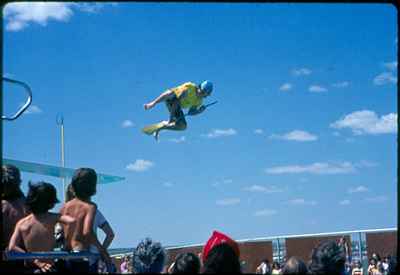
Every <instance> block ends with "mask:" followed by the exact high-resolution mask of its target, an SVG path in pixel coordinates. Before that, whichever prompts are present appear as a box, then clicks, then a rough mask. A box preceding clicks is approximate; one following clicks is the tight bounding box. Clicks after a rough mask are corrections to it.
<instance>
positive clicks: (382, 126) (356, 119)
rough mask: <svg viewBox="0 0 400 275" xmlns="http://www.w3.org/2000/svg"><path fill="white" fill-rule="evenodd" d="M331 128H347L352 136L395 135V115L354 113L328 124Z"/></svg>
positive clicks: (370, 112)
mask: <svg viewBox="0 0 400 275" xmlns="http://www.w3.org/2000/svg"><path fill="white" fill-rule="evenodd" d="M330 127H331V128H335V129H343V128H349V129H351V130H352V132H353V134H354V135H365V134H372V135H378V134H391V133H397V113H390V114H387V115H383V116H381V117H379V116H378V115H377V114H376V113H375V112H373V111H369V110H363V111H356V112H353V113H351V114H348V115H346V116H344V117H342V118H341V119H339V120H337V121H335V122H334V123H331V124H330Z"/></svg>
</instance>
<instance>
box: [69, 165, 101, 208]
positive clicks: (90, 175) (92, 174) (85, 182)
mask: <svg viewBox="0 0 400 275" xmlns="http://www.w3.org/2000/svg"><path fill="white" fill-rule="evenodd" d="M96 184H97V174H96V171H95V170H93V169H92V168H79V169H76V170H75V173H74V175H73V177H72V181H71V185H72V187H73V190H74V192H75V196H76V197H77V198H79V199H84V200H86V199H89V198H90V197H91V196H93V195H94V194H96Z"/></svg>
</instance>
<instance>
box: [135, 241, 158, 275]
mask: <svg viewBox="0 0 400 275" xmlns="http://www.w3.org/2000/svg"><path fill="white" fill-rule="evenodd" d="M164 261H165V250H164V248H163V247H162V246H161V244H160V243H159V242H156V243H153V241H152V240H151V239H150V238H146V239H145V240H143V241H141V242H140V243H139V244H138V246H137V247H136V248H135V250H134V251H133V255H132V266H133V269H134V272H135V273H161V271H162V269H163V267H164Z"/></svg>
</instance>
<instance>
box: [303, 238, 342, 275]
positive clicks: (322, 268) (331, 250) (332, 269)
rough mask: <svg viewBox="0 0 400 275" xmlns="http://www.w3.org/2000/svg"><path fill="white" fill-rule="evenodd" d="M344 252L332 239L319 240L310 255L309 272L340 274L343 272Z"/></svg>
mask: <svg viewBox="0 0 400 275" xmlns="http://www.w3.org/2000/svg"><path fill="white" fill-rule="evenodd" d="M344 264H345V252H344V250H343V248H341V247H339V246H338V244H337V243H336V242H334V241H331V240H329V241H324V242H321V243H320V244H319V245H318V246H317V247H316V248H315V249H314V250H313V253H312V256H311V263H310V266H309V271H310V273H311V274H332V275H335V274H337V275H341V274H343V272H344Z"/></svg>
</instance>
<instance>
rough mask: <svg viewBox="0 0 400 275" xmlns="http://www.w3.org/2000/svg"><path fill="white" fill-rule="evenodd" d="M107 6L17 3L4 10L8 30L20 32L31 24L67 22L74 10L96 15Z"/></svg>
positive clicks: (65, 3) (44, 24)
mask: <svg viewBox="0 0 400 275" xmlns="http://www.w3.org/2000/svg"><path fill="white" fill-rule="evenodd" d="M105 5H106V4H100V3H71V2H64V3H63V2H17V3H8V4H7V5H6V6H5V7H4V9H3V18H4V19H5V22H6V24H5V25H6V30H8V31H20V30H22V29H24V28H25V27H27V26H28V25H29V24H30V23H36V24H39V25H41V26H46V25H47V23H48V21H51V20H54V21H60V22H67V21H68V20H69V19H70V18H71V16H72V15H73V14H74V12H73V10H74V9H77V10H79V11H81V12H89V13H96V12H98V11H99V10H100V9H101V8H103V7H104V6H105Z"/></svg>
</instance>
